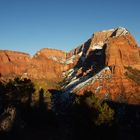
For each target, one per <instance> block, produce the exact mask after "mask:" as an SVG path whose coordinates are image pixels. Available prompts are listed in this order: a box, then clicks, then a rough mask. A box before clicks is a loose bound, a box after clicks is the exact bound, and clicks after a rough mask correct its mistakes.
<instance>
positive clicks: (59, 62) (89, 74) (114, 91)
mask: <svg viewBox="0 0 140 140" xmlns="http://www.w3.org/2000/svg"><path fill="white" fill-rule="evenodd" d="M127 66H131V67H132V68H137V69H140V48H139V47H138V45H137V43H136V41H135V39H134V38H133V36H132V35H131V33H130V32H129V31H128V30H127V29H125V28H122V27H119V28H116V29H110V30H104V31H100V32H95V33H94V34H93V35H92V37H91V38H90V39H88V40H87V41H86V42H85V43H83V44H82V45H80V46H79V47H77V48H75V49H73V50H71V51H70V52H68V53H66V52H63V51H60V50H55V49H48V48H45V49H41V50H40V51H38V52H37V53H36V54H35V55H34V56H33V57H31V56H29V55H28V54H25V53H18V52H14V51H2V50H1V51H0V76H1V77H10V76H16V75H18V76H22V77H29V78H32V79H47V80H51V81H60V80H62V79H63V78H64V77H65V80H64V81H63V82H64V86H63V90H64V92H65V93H66V94H69V93H70V92H75V93H77V94H83V93H84V91H87V90H91V91H93V92H94V93H95V94H98V96H101V97H104V98H108V96H110V98H111V99H112V100H115V101H117V100H118V97H119V96H125V97H127V98H129V97H130V95H132V93H133V95H134V94H135V96H137V97H138V96H139V97H140V95H139V94H140V87H139V85H138V84H137V83H135V82H134V81H132V80H131V79H129V78H128V77H126V76H125V72H126V71H127V70H126V68H125V67H127ZM124 93H125V95H124ZM136 93H137V94H136ZM122 94H123V95H122ZM130 102H131V103H132V102H133V103H134V102H137V103H140V100H138V101H136V100H135V99H132V98H131V99H130Z"/></svg>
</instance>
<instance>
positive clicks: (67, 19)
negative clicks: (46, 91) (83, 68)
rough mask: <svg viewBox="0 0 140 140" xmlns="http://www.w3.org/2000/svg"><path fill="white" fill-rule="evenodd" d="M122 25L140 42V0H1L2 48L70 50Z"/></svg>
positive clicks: (0, 37) (0, 38) (0, 43)
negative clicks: (105, 30) (97, 34)
mask: <svg viewBox="0 0 140 140" xmlns="http://www.w3.org/2000/svg"><path fill="white" fill-rule="evenodd" d="M118 26H122V27H126V28H127V29H128V30H129V31H130V32H131V33H132V35H133V36H134V37H135V39H136V41H137V42H138V43H139V44H140V0H0V49H8V50H16V51H23V52H27V53H30V54H34V53H35V52H36V51H38V50H40V49H41V48H45V47H49V48H56V49H61V50H65V51H69V50H71V49H72V48H74V47H76V46H78V45H80V44H81V43H83V42H84V41H86V40H87V39H88V38H89V37H91V35H92V34H93V32H95V31H100V30H104V29H110V28H116V27H118Z"/></svg>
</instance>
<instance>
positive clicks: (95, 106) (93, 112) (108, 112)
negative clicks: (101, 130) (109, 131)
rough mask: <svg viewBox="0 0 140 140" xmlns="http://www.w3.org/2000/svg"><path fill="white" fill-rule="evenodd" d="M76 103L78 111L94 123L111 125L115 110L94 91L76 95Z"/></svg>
mask: <svg viewBox="0 0 140 140" xmlns="http://www.w3.org/2000/svg"><path fill="white" fill-rule="evenodd" d="M74 105H75V106H76V108H77V112H79V113H80V114H81V115H82V114H84V117H85V118H87V119H88V120H90V121H91V123H92V124H93V125H98V126H99V125H111V124H112V121H113V120H114V110H113V109H111V108H110V107H109V105H108V104H107V103H105V102H102V101H101V100H100V99H98V98H96V97H95V95H94V94H93V93H92V92H86V93H85V94H84V95H82V96H76V99H75V103H74ZM85 113H86V114H85Z"/></svg>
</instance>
